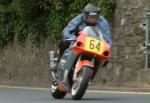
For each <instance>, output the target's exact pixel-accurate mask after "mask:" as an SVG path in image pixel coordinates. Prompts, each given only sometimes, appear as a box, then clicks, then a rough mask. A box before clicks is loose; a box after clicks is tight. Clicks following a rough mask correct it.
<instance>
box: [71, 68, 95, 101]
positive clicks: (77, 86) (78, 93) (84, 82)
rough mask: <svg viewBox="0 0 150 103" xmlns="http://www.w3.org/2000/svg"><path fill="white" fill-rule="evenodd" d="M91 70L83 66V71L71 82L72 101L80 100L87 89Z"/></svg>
mask: <svg viewBox="0 0 150 103" xmlns="http://www.w3.org/2000/svg"><path fill="white" fill-rule="evenodd" d="M91 71H92V69H91V68H90V67H88V66H84V67H83V69H82V70H81V71H80V72H79V73H78V75H77V81H75V82H73V85H72V89H71V95H72V99H74V100H80V99H81V98H82V97H83V95H84V93H85V91H86V89H87V87H88V83H89V80H90V74H91Z"/></svg>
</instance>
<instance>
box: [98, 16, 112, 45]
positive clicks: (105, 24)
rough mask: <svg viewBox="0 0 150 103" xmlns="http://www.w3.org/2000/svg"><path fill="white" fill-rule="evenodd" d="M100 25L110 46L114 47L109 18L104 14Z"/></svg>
mask: <svg viewBox="0 0 150 103" xmlns="http://www.w3.org/2000/svg"><path fill="white" fill-rule="evenodd" d="M99 25H100V28H101V29H102V31H103V33H104V35H103V36H104V39H105V40H106V41H107V42H108V43H109V45H110V47H112V37H111V32H110V26H109V24H108V22H107V20H106V19H105V18H104V17H103V16H100V20H99Z"/></svg>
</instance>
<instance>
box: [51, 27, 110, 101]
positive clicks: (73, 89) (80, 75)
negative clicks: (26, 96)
mask: <svg viewBox="0 0 150 103" xmlns="http://www.w3.org/2000/svg"><path fill="white" fill-rule="evenodd" d="M68 41H74V42H73V43H72V44H71V45H70V47H69V48H68V49H67V50H66V51H65V52H64V54H63V55H62V57H61V58H60V60H59V61H58V58H57V57H56V55H57V53H56V52H55V51H51V52H50V68H51V74H52V79H53V82H52V84H51V93H52V96H53V97H54V98H56V99H62V98H64V97H65V95H66V94H67V93H70V94H71V96H72V99H73V100H80V99H82V97H83V96H84V94H85V92H86V90H87V88H88V85H89V84H91V81H92V80H93V78H94V77H95V75H96V73H97V72H98V70H99V69H100V68H102V67H103V65H104V64H105V63H106V61H109V58H110V46H109V44H108V42H106V41H105V40H104V37H103V34H102V31H101V30H100V29H99V28H97V27H95V26H86V27H85V28H84V29H83V30H82V31H80V32H78V37H77V38H76V39H74V40H71V39H68ZM64 81H65V82H67V86H66V85H64Z"/></svg>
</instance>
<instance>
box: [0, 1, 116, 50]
mask: <svg viewBox="0 0 150 103" xmlns="http://www.w3.org/2000/svg"><path fill="white" fill-rule="evenodd" d="M88 2H90V3H93V4H95V5H97V6H101V8H102V11H103V13H102V14H103V15H104V16H106V18H107V19H108V20H109V21H111V20H112V17H113V11H114V5H115V0H0V28H1V30H0V47H1V48H2V47H4V46H5V45H7V43H8V42H9V41H13V39H14V36H15V37H16V38H17V40H18V43H20V44H24V42H25V41H26V39H27V38H28V39H30V40H31V41H32V43H33V44H34V45H36V46H39V44H40V43H41V42H42V40H44V39H45V38H47V37H48V38H49V39H50V40H52V41H54V42H56V41H58V40H59V39H60V38H61V36H62V30H63V28H64V27H65V26H66V25H67V23H68V22H69V20H71V18H73V17H74V16H76V15H78V14H79V13H80V12H81V11H82V9H83V8H84V6H85V5H86V4H87V3H88Z"/></svg>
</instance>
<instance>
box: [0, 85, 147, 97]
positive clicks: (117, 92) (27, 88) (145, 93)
mask: <svg viewBox="0 0 150 103" xmlns="http://www.w3.org/2000/svg"><path fill="white" fill-rule="evenodd" d="M0 88H9V89H24V90H44V91H50V88H35V87H19V86H5V85H0ZM87 92H89V93H90V92H91V93H109V94H142V95H150V92H120V91H101V90H99V91H96V90H87Z"/></svg>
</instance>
